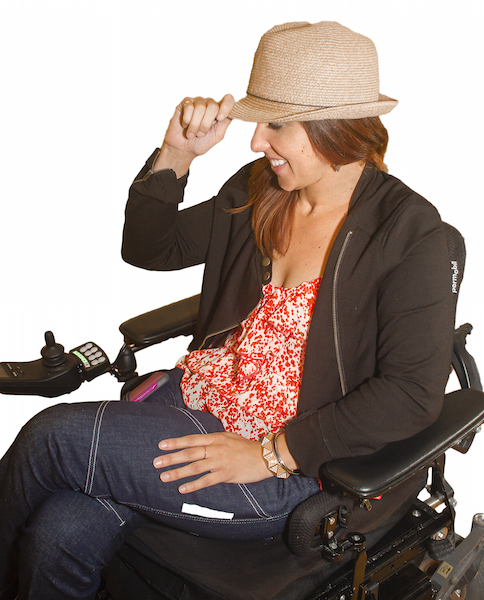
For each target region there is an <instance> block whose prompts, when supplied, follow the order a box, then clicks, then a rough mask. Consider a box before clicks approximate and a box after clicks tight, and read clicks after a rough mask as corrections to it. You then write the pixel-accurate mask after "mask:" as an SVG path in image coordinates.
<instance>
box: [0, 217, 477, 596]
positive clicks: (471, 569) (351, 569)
mask: <svg viewBox="0 0 484 600" xmlns="http://www.w3.org/2000/svg"><path fill="white" fill-rule="evenodd" d="M445 227H446V232H447V239H448V246H449V258H450V268H451V277H452V288H453V289H452V292H453V293H454V298H455V301H456V300H457V292H458V289H459V286H460V283H461V280H462V274H463V268H464V262H465V249H464V243H463V239H462V237H461V236H460V234H459V233H458V232H457V231H456V230H455V229H454V228H452V227H451V226H448V225H445ZM198 304H199V296H193V297H191V298H187V299H185V300H182V301H180V302H177V303H174V304H171V305H168V306H165V307H162V308H159V309H157V310H154V311H151V312H149V313H145V314H143V315H140V316H138V317H135V318H133V319H130V320H128V321H126V322H125V323H123V324H122V325H121V326H120V331H121V333H122V334H123V336H124V344H123V346H122V348H121V350H120V352H119V354H118V356H117V358H116V360H115V361H114V362H113V363H111V362H110V361H109V359H108V357H107V356H106V354H105V353H104V352H103V351H102V349H101V348H100V347H99V346H98V345H97V344H94V343H93V342H88V343H85V344H82V345H81V346H78V347H76V348H74V349H73V350H71V351H70V352H69V353H66V352H64V348H63V346H62V345H61V344H58V343H56V342H55V339H54V336H53V334H52V333H51V332H47V333H46V345H45V346H44V348H43V349H42V351H41V353H42V358H41V359H39V360H36V361H32V362H29V363H18V362H17V363H15V362H4V363H0V393H7V394H36V395H41V396H48V397H54V396H59V395H62V394H65V393H68V392H71V391H73V390H74V389H77V387H79V386H80V385H81V383H82V382H83V381H91V380H92V379H94V378H95V377H98V376H99V375H102V374H103V373H107V372H110V373H111V374H113V375H115V376H116V378H117V379H118V381H120V382H123V384H124V385H123V388H122V390H121V397H122V398H127V396H128V394H129V393H131V392H133V391H135V390H137V389H139V388H140V384H141V385H142V384H143V382H146V381H147V378H149V377H150V375H151V374H148V375H145V376H143V377H139V376H138V374H137V373H136V368H137V365H136V358H135V353H136V352H138V351H140V350H142V349H144V348H148V347H149V346H152V345H154V344H158V343H161V342H163V341H165V340H168V339H170V338H172V337H176V336H179V335H191V334H192V333H193V332H194V328H195V325H196V320H197V311H198ZM471 330H472V326H471V325H469V324H465V325H462V326H461V327H459V328H457V329H456V330H455V333H454V347H453V351H452V369H453V370H454V371H455V374H456V375H457V378H458V381H459V384H460V389H459V390H457V391H454V392H451V393H449V394H447V395H446V396H445V399H444V405H443V409H442V412H441V414H440V416H439V418H438V419H437V421H436V422H435V423H433V424H432V425H431V426H430V427H428V428H427V429H425V430H423V431H421V432H420V433H418V434H416V435H415V436H413V437H412V438H409V439H406V440H402V441H399V442H394V443H391V444H388V445H387V446H385V447H384V448H382V449H381V450H379V451H378V452H376V453H374V454H371V455H366V456H358V457H353V458H346V459H338V460H333V461H330V462H328V463H326V464H325V465H324V466H323V468H322V471H321V473H320V477H321V479H322V481H323V491H321V492H320V493H319V494H316V495H315V496H312V497H311V498H308V499H307V500H305V501H304V502H303V503H301V504H300V505H299V506H297V507H296V508H295V510H294V511H293V513H292V515H291V516H290V518H289V521H288V525H287V528H286V531H285V533H284V534H283V536H280V537H276V538H271V539H266V540H259V541H246V542H233V541H221V540H212V539H209V538H201V537H199V536H195V535H192V534H190V533H186V532H182V531H179V530H175V529H172V528H170V527H168V526H165V525H162V524H159V523H157V522H154V521H153V522H149V523H148V524H145V525H143V526H142V527H140V528H139V529H138V530H136V531H135V532H134V533H133V534H132V535H131V536H130V537H129V538H128V539H127V540H126V542H125V543H124V545H123V546H122V548H121V549H120V550H119V551H118V552H117V553H116V555H115V556H114V558H113V559H112V561H111V562H110V564H109V565H108V566H107V568H106V569H105V573H104V580H103V581H104V584H103V586H102V589H101V590H100V591H99V593H98V600H134V599H136V600H138V599H140V600H162V599H163V600H427V599H428V600H430V599H434V600H447V599H449V600H457V599H464V598H466V599H467V600H484V514H476V515H475V516H474V518H473V522H472V529H471V531H470V533H469V535H468V536H467V537H466V538H465V539H462V538H460V537H459V536H458V535H457V534H456V533H455V531H454V516H455V510H454V507H455V504H456V502H455V500H454V492H453V489H452V487H451V486H450V485H449V483H448V482H447V481H446V479H445V477H444V467H445V453H446V452H447V450H449V449H450V448H453V449H455V450H457V451H458V452H460V453H466V452H467V451H468V450H469V448H470V446H471V444H472V442H473V440H474V436H475V434H476V433H477V432H478V431H479V429H480V427H481V424H482V423H483V422H484V393H483V391H482V385H481V381H480V377H479V372H478V369H477V367H476V364H475V361H474V359H473V357H472V356H471V355H470V354H469V353H468V351H467V349H466V338H467V336H468V334H469V333H470V332H471ZM409 485H410V486H415V490H414V492H415V493H412V494H411V495H410V496H409V499H408V500H406V501H405V502H403V503H402V505H401V507H400V509H399V510H398V511H397V512H396V513H394V514H392V515H391V516H390V517H388V518H385V519H383V520H382V519H380V522H379V521H378V498H379V497H380V496H381V495H383V494H396V495H398V494H402V497H403V496H405V497H406V494H408V490H409V489H413V487H411V488H409ZM422 489H424V490H425V497H422V493H419V491H420V490H422ZM404 490H406V492H405V491H404ZM328 496H329V497H331V498H332V500H333V505H332V508H331V509H329V510H328V508H327V507H328V502H327V500H328ZM322 506H324V507H325V508H324V510H323V509H322V508H321V507H322ZM351 506H353V507H355V506H356V507H357V508H358V510H360V511H363V512H364V513H366V512H367V511H373V513H371V512H370V514H375V515H376V518H375V522H378V526H377V527H376V528H375V529H372V530H371V531H369V532H366V533H361V531H358V530H357V529H354V528H353V526H352V523H351V521H352V515H351V514H350V512H351V511H350V507H351Z"/></svg>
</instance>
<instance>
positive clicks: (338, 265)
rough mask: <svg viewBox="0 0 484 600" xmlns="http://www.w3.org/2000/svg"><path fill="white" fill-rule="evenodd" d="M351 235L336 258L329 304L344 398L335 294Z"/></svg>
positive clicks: (349, 232) (344, 383)
mask: <svg viewBox="0 0 484 600" xmlns="http://www.w3.org/2000/svg"><path fill="white" fill-rule="evenodd" d="M352 235H353V232H352V231H348V233H347V234H346V237H345V240H344V242H343V246H342V247H341V250H340V253H339V256H338V260H337V261H336V267H335V269H334V275H333V295H332V304H331V308H332V312H333V335H334V349H335V352H336V363H337V365H338V373H339V381H340V385H341V393H342V394H343V396H346V394H347V392H348V390H347V387H346V377H345V373H344V367H343V357H342V355H341V342H340V333H339V327H338V306H337V299H336V292H337V287H338V278H339V272H340V268H341V263H342V262H343V257H344V255H345V253H346V250H347V248H348V245H349V243H350V239H351V236H352Z"/></svg>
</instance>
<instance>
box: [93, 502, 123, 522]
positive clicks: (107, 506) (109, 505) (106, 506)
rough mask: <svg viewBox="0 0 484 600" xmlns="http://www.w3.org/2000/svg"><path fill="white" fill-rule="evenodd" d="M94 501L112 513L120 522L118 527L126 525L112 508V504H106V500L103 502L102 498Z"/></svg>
mask: <svg viewBox="0 0 484 600" xmlns="http://www.w3.org/2000/svg"><path fill="white" fill-rule="evenodd" d="M96 500H97V501H98V502H99V504H101V505H102V506H104V508H106V509H107V510H110V511H112V512H113V513H114V514H115V515H116V516H117V517H118V519H119V521H120V524H119V526H120V527H122V526H123V525H125V524H126V521H125V520H124V519H123V518H122V517H121V515H120V514H119V513H118V511H117V510H116V509H115V508H114V506H112V504H111V503H110V502H108V500H105V499H104V498H96Z"/></svg>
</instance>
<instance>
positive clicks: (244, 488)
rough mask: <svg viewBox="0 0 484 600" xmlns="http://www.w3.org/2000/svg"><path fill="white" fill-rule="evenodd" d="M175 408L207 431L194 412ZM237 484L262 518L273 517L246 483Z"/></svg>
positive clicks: (202, 429) (200, 429)
mask: <svg viewBox="0 0 484 600" xmlns="http://www.w3.org/2000/svg"><path fill="white" fill-rule="evenodd" d="M173 408H176V409H177V410H179V411H180V412H182V413H184V414H185V415H186V416H187V417H188V418H189V419H191V420H192V422H193V423H194V424H195V425H196V426H197V428H198V430H199V431H201V432H202V433H207V430H206V429H205V427H204V426H203V425H202V424H201V423H200V422H199V421H198V419H197V418H196V417H195V416H194V415H193V414H192V413H190V412H188V411H187V410H186V409H183V408H178V407H176V406H174V407H173ZM236 485H237V486H238V488H239V490H240V491H241V492H242V494H243V495H244V496H245V498H246V500H247V501H248V502H249V504H250V505H251V506H252V509H253V510H254V512H255V513H256V515H258V516H259V517H260V518H266V519H270V518H271V516H270V515H268V514H267V513H266V512H265V511H264V510H263V508H262V506H261V505H260V504H259V503H258V502H257V500H256V499H255V497H254V495H253V494H252V493H251V492H250V491H249V489H248V488H247V486H246V485H245V484H241V483H237V484H236Z"/></svg>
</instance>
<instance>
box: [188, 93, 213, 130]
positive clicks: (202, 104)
mask: <svg viewBox="0 0 484 600" xmlns="http://www.w3.org/2000/svg"><path fill="white" fill-rule="evenodd" d="M210 100H211V98H202V97H201V96H197V97H196V98H194V99H193V113H192V116H191V119H190V123H189V124H188V126H187V128H186V132H185V135H186V136H187V138H188V139H191V138H193V137H195V136H196V135H197V134H198V133H199V132H201V130H200V125H201V123H202V120H203V118H204V117H205V115H206V113H207V104H208V103H209V102H210ZM212 102H213V100H212ZM217 112H218V111H217ZM215 116H216V115H214V116H213V118H212V121H213V120H214V119H215ZM201 133H202V137H203V135H205V134H204V133H203V132H201Z"/></svg>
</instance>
